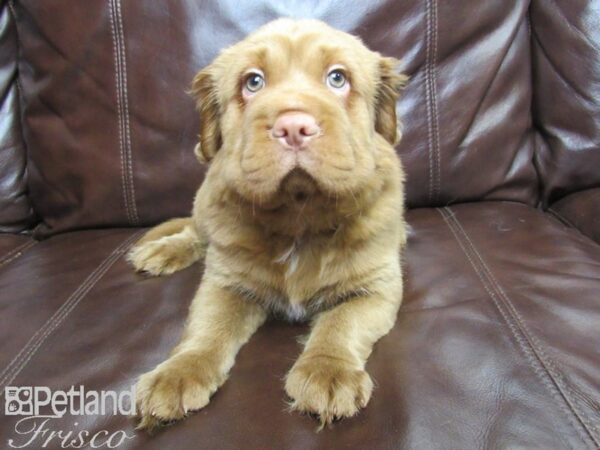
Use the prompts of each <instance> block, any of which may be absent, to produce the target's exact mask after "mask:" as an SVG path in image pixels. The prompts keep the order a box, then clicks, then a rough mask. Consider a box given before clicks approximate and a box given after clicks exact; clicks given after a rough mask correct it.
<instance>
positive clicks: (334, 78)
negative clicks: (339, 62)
mask: <svg viewBox="0 0 600 450" xmlns="http://www.w3.org/2000/svg"><path fill="white" fill-rule="evenodd" d="M346 82H347V80H346V75H345V74H344V72H343V71H342V70H341V69H333V70H332V71H330V72H329V73H328V74H327V85H328V86H329V87H331V88H333V89H342V88H343V87H344V86H346Z"/></svg>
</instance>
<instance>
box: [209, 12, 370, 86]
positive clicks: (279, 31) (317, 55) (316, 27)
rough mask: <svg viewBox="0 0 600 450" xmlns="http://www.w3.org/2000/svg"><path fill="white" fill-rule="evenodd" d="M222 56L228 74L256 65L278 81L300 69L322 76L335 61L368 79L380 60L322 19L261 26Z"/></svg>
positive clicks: (359, 76) (231, 74)
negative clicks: (319, 20)
mask: <svg viewBox="0 0 600 450" xmlns="http://www.w3.org/2000/svg"><path fill="white" fill-rule="evenodd" d="M220 59H221V60H222V61H221V66H222V69H223V71H224V72H226V73H227V77H228V78H229V77H233V76H235V77H239V74H240V72H241V73H243V72H244V71H246V70H249V69H252V68H256V69H260V70H262V71H263V72H264V74H265V76H266V78H267V79H269V80H270V81H271V82H275V83H276V82H278V81H280V80H281V79H283V78H286V77H289V76H290V74H298V73H301V74H304V75H308V76H311V77H313V78H315V77H316V78H320V77H322V76H323V73H324V71H325V70H327V69H328V68H329V67H331V66H334V65H341V66H343V67H344V68H346V69H347V70H348V72H349V73H350V75H351V77H352V78H355V79H357V81H359V82H360V81H361V80H362V81H366V80H367V79H368V78H369V77H370V76H371V78H372V74H373V73H374V72H375V70H376V66H377V60H378V58H377V55H376V54H375V53H374V52H371V51H370V50H369V49H367V48H366V47H365V46H364V44H362V42H361V41H360V40H359V39H358V38H356V37H354V36H351V35H349V34H346V33H343V32H341V31H338V30H335V29H333V28H330V27H327V26H326V25H324V24H320V23H313V22H311V21H288V20H282V21H277V22H273V23H271V24H269V25H267V26H265V27H263V28H261V29H259V30H258V31H257V32H255V33H254V34H252V35H250V36H249V37H248V38H246V39H245V40H243V41H241V42H239V43H238V44H236V45H234V46H233V47H230V48H229V49H227V50H226V51H225V52H224V53H223V55H222V57H221V58H220ZM224 75H225V74H224Z"/></svg>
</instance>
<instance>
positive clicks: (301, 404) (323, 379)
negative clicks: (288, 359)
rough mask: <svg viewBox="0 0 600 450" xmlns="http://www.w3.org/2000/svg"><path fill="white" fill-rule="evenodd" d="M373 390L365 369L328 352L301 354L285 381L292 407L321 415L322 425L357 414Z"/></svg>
mask: <svg viewBox="0 0 600 450" xmlns="http://www.w3.org/2000/svg"><path fill="white" fill-rule="evenodd" d="M372 390H373V382H372V381H371V377H369V374H368V373H367V372H365V371H364V370H363V369H361V368H357V367H354V366H352V365H351V364H350V363H348V362H345V361H342V360H339V359H333V358H329V357H326V356H317V357H309V358H306V357H304V358H303V357H301V359H300V360H298V361H297V362H296V364H294V366H293V367H292V369H291V370H290V372H289V373H288V376H287V379H286V383H285V391H286V392H287V394H288V395H289V396H290V397H291V398H292V400H293V401H292V404H291V407H292V409H294V410H297V411H300V412H303V413H310V414H316V415H318V416H319V420H320V421H321V425H322V426H324V425H326V424H329V423H331V422H332V421H333V420H334V419H336V418H343V417H350V416H353V415H355V414H356V413H357V412H358V411H359V410H360V409H361V408H364V407H365V406H366V405H367V403H368V402H369V399H370V398H371V391H372Z"/></svg>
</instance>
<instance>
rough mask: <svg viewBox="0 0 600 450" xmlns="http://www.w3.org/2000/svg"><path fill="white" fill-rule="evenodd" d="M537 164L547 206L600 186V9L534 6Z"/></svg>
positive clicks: (570, 1)
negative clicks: (570, 195)
mask: <svg viewBox="0 0 600 450" xmlns="http://www.w3.org/2000/svg"><path fill="white" fill-rule="evenodd" d="M531 25H532V27H531V28H532V49H533V50H532V51H533V69H534V83H533V85H534V108H533V112H534V121H535V125H536V126H537V128H538V129H539V130H540V131H539V135H538V136H537V139H536V142H537V146H536V164H537V167H538V169H539V173H540V177H541V183H542V187H543V192H542V201H543V204H544V205H545V206H547V205H551V204H552V203H554V202H556V201H558V200H560V199H561V198H563V197H565V196H566V195H569V194H571V193H573V192H576V191H580V190H583V189H588V188H592V187H600V7H599V6H598V2H590V1H587V0H551V1H550V0H536V1H533V2H532V4H531Z"/></svg>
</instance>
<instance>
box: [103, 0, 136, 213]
mask: <svg viewBox="0 0 600 450" xmlns="http://www.w3.org/2000/svg"><path fill="white" fill-rule="evenodd" d="M108 5H109V20H110V34H111V36H112V44H113V55H114V58H115V89H116V95H117V121H118V133H119V155H120V156H119V158H120V163H121V192H122V194H123V204H124V206H125V213H126V214H127V222H128V223H129V224H131V223H133V215H132V212H131V207H130V204H129V195H128V190H127V182H126V179H125V156H124V148H125V145H124V138H123V134H124V133H123V108H122V100H121V96H122V93H121V54H120V48H119V46H118V45H117V40H118V39H117V36H116V27H115V21H116V20H115V18H114V17H113V15H114V14H115V7H114V4H113V0H110V1H109V3H108Z"/></svg>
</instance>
